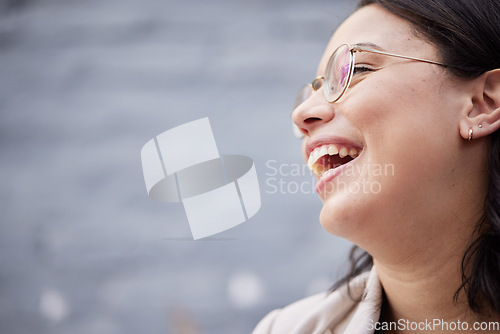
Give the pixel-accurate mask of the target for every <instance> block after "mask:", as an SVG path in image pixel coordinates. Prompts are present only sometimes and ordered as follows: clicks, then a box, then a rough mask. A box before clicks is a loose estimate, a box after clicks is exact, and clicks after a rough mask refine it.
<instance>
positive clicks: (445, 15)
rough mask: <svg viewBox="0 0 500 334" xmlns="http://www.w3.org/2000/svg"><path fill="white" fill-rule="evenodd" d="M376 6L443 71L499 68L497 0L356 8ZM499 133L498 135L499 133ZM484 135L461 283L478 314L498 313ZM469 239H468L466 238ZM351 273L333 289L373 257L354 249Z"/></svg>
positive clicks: (498, 223)
mask: <svg viewBox="0 0 500 334" xmlns="http://www.w3.org/2000/svg"><path fill="white" fill-rule="evenodd" d="M369 4H378V5H380V6H382V7H384V8H385V9H387V10H389V11H390V12H392V13H394V14H395V15H398V16H400V17H402V18H404V19H406V20H408V21H409V22H411V23H412V24H413V27H414V28H415V31H416V33H418V34H419V35H421V36H423V37H424V38H427V39H428V40H429V41H430V42H432V43H433V44H434V45H435V46H436V47H437V49H438V51H439V53H440V57H441V61H442V62H444V63H445V64H449V65H452V66H453V67H449V68H448V70H449V71H450V72H452V73H453V74H454V75H457V76H460V77H464V78H475V77H478V76H480V75H481V74H483V73H485V72H487V71H490V70H493V69H497V68H500V1H498V0H484V1H481V0H361V1H360V2H359V4H358V8H361V7H364V6H366V5H369ZM499 131H500V130H499ZM499 131H496V132H495V133H493V134H491V135H490V136H489V142H490V154H489V162H488V168H489V170H488V172H489V175H488V176H489V183H488V192H487V194H486V197H485V199H484V213H483V216H482V218H481V220H480V221H479V222H478V223H477V225H476V227H475V232H478V235H479V237H477V238H475V239H473V240H471V243H470V244H469V246H468V248H467V250H466V252H465V254H464V255H463V258H462V284H461V286H460V287H459V289H458V290H457V292H456V293H455V300H457V299H458V296H459V293H460V291H461V290H463V291H464V292H465V294H466V296H467V299H468V303H469V307H470V308H471V309H472V310H473V311H474V312H476V313H478V314H480V313H482V311H483V309H484V307H485V306H487V307H490V308H491V309H492V310H493V311H495V312H497V313H500V133H499ZM471 238H472V236H471ZM350 261H351V271H350V273H349V274H348V275H346V276H345V277H344V278H342V279H341V280H339V281H338V282H337V283H336V284H335V285H334V286H333V287H332V290H335V289H336V288H338V287H339V286H341V285H343V284H345V283H348V282H350V280H351V279H352V278H354V277H355V276H356V275H359V274H360V273H362V272H364V271H367V270H369V269H370V268H371V266H372V265H373V258H372V257H371V256H370V255H369V254H368V253H367V252H365V251H363V250H361V249H360V248H359V247H357V246H354V248H353V249H352V250H351V254H350Z"/></svg>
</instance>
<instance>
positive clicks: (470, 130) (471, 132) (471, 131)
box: [469, 128, 474, 141]
mask: <svg viewBox="0 0 500 334" xmlns="http://www.w3.org/2000/svg"><path fill="white" fill-rule="evenodd" d="M473 133H474V130H472V128H470V129H469V141H471V140H472V134H473Z"/></svg>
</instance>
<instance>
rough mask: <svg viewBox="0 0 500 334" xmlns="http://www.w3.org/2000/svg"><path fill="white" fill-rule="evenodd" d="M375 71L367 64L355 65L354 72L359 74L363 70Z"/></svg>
mask: <svg viewBox="0 0 500 334" xmlns="http://www.w3.org/2000/svg"><path fill="white" fill-rule="evenodd" d="M370 71H373V69H371V68H369V67H366V66H354V71H353V73H352V74H359V73H363V72H370Z"/></svg>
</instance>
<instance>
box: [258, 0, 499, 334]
mask: <svg viewBox="0 0 500 334" xmlns="http://www.w3.org/2000/svg"><path fill="white" fill-rule="evenodd" d="M299 98H300V103H299V105H298V106H297V107H296V109H295V110H294V112H293V115H292V118H293V122H294V123H295V125H296V126H297V127H298V129H299V130H300V132H301V133H302V135H303V137H304V142H303V146H302V147H303V153H304V156H305V158H306V161H307V162H308V164H309V166H310V167H311V169H312V170H313V171H314V173H315V174H316V176H317V179H318V181H317V186H316V191H317V192H318V194H319V196H320V197H321V199H322V201H323V209H322V211H321V214H320V221H321V224H322V226H323V227H324V228H325V229H326V230H327V231H328V232H330V233H332V234H334V235H337V236H341V237H344V238H346V239H348V240H350V241H352V242H353V243H355V244H356V245H358V246H359V248H356V249H355V250H354V251H353V253H352V261H353V268H352V272H351V274H350V275H348V276H347V277H346V278H345V279H344V280H342V281H341V282H339V283H337V284H336V287H335V288H334V289H332V291H329V292H326V293H323V294H319V295H315V296H312V297H309V298H306V299H304V300H301V301H298V302H296V303H294V304H291V305H289V306H287V307H285V308H283V309H281V310H275V311H273V312H271V313H269V314H268V315H267V316H266V317H265V318H264V319H262V321H261V322H260V323H259V324H258V325H257V327H256V328H255V330H254V333H255V334H261V333H270V334H275V333H279V334H281V333H283V334H291V333H295V334H297V333H306V334H311V333H346V334H358V333H469V334H470V333H481V334H485V333H500V131H499V130H498V129H499V128H500V2H499V1H498V0H489V1H477V0H366V1H361V3H360V4H359V8H358V9H357V10H356V11H355V12H354V13H353V14H352V15H351V16H350V17H349V18H347V20H346V21H344V22H343V23H342V24H341V26H340V27H339V28H338V29H337V30H336V32H335V33H334V34H333V36H332V38H331V40H330V42H329V44H328V46H327V48H326V50H325V53H324V55H323V57H322V59H321V61H320V63H319V67H318V72H317V78H316V79H315V80H314V81H313V82H312V84H310V85H307V86H306V87H304V88H303V89H302V90H301V92H300V94H299ZM387 167H390V168H387ZM348 171H349V172H348ZM375 171H378V172H375ZM381 171H382V172H381ZM387 171H388V172H387Z"/></svg>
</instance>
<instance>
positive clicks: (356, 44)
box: [352, 42, 385, 51]
mask: <svg viewBox="0 0 500 334" xmlns="http://www.w3.org/2000/svg"><path fill="white" fill-rule="evenodd" d="M352 46H360V47H366V48H372V49H375V50H379V51H385V49H384V48H383V47H381V46H378V45H377V44H375V43H371V42H362V43H355V44H352Z"/></svg>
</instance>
